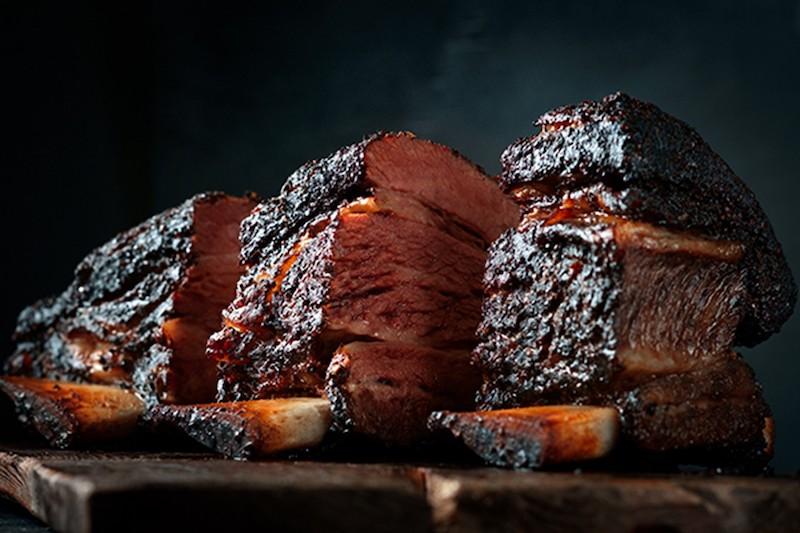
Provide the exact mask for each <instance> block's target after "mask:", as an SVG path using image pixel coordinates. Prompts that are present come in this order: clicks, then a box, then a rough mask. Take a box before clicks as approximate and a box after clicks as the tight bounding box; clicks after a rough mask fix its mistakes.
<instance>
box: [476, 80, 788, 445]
mask: <svg viewBox="0 0 800 533" xmlns="http://www.w3.org/2000/svg"><path fill="white" fill-rule="evenodd" d="M538 124H540V125H541V126H542V131H541V133H539V134H538V135H535V136H533V137H530V138H526V139H521V140H519V141H517V142H516V143H514V144H512V145H511V146H510V147H509V148H508V149H507V150H506V151H505V153H504V154H503V156H502V162H503V173H502V176H501V179H500V181H501V184H502V186H503V187H504V188H505V189H506V190H507V191H509V192H510V193H512V194H513V195H514V196H515V198H516V200H517V201H518V202H519V203H520V204H521V206H522V208H523V211H524V213H525V215H524V217H523V221H522V222H521V223H520V224H519V225H518V227H517V228H515V229H514V230H511V231H509V232H507V233H505V234H504V235H503V236H502V237H501V238H500V239H498V240H497V241H496V242H495V243H494V245H493V247H492V249H491V252H490V257H489V260H488V263H487V271H486V277H485V291H486V296H485V303H484V314H483V319H482V322H481V326H480V328H479V337H480V344H479V345H478V347H477V349H476V350H475V353H474V355H475V359H476V362H477V363H478V364H479V366H480V367H481V370H482V372H483V376H484V382H483V385H482V388H481V391H480V393H479V406H480V407H481V408H483V409H497V408H506V407H516V406H527V405H541V404H562V403H582V404H591V405H615V406H617V408H618V409H619V410H620V411H621V414H622V422H623V429H622V432H623V437H624V438H625V440H626V441H627V442H628V443H629V444H632V445H633V446H635V447H636V448H638V449H643V450H647V451H654V452H676V453H677V452H687V453H689V455H692V454H694V456H695V457H697V456H698V454H700V453H703V454H710V455H709V457H711V459H712V460H713V459H714V457H713V455H714V454H715V453H716V452H720V451H721V450H726V451H730V450H736V454H737V456H738V457H739V458H745V457H752V456H755V458H761V459H763V458H764V457H766V456H768V454H769V451H765V450H768V449H769V446H768V444H769V441H770V440H771V436H770V435H769V432H767V433H765V431H764V429H765V427H766V426H770V425H771V424H770V423H769V422H768V421H769V420H771V417H770V415H769V409H768V407H767V406H766V404H765V402H764V400H763V397H762V395H761V391H760V388H759V386H758V384H757V383H756V381H755V378H754V376H753V373H752V371H751V370H750V369H749V368H748V367H747V365H746V364H745V363H744V362H743V361H742V360H741V358H740V357H739V356H738V355H737V354H736V353H735V352H734V350H733V346H735V345H737V344H754V343H757V342H759V341H760V340H763V339H764V338H766V337H767V336H769V335H770V334H772V333H774V332H775V331H777V330H778V329H779V328H780V326H781V324H782V323H783V322H784V321H785V320H786V318H787V317H788V316H789V314H790V313H791V310H792V307H793V305H794V301H795V298H796V288H795V285H794V281H793V279H792V275H791V272H790V271H789V269H788V266H787V265H786V261H785V259H784V258H783V255H782V252H781V249H780V245H779V244H778V243H777V241H776V240H775V237H774V235H773V233H772V229H771V228H770V225H769V222H768V220H767V218H766V216H765V215H764V213H763V212H762V211H761V209H760V207H759V206H758V203H757V202H756V200H755V197H754V196H753V194H752V192H750V191H749V190H748V189H747V187H746V186H745V185H744V184H743V183H742V181H741V180H740V179H739V178H738V177H736V176H735V175H734V173H733V172H732V171H731V170H730V168H729V167H728V166H727V165H726V164H725V163H724V162H723V161H722V159H721V158H720V157H719V156H718V155H716V154H715V153H714V152H713V151H712V150H711V149H710V148H709V147H708V145H707V144H706V143H705V142H704V141H703V140H702V139H701V138H700V136H699V135H698V134H697V133H696V132H695V131H694V130H692V129H691V128H689V126H687V125H686V124H684V123H683V122H681V121H679V120H677V119H675V118H673V117H670V116H669V115H667V114H666V113H664V112H662V111H661V110H659V109H658V108H656V107H655V106H653V105H651V104H646V103H643V102H640V101H638V100H635V99H633V98H630V97H629V96H626V95H623V94H615V95H611V96H609V97H606V98H605V99H603V100H602V101H600V102H584V103H582V104H579V105H576V106H568V107H563V108H559V109H556V110H554V111H552V112H550V113H548V114H546V115H544V116H543V117H542V118H541V119H540V120H539V122H538ZM765 421H766V422H765Z"/></svg>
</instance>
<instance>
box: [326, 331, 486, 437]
mask: <svg viewBox="0 0 800 533" xmlns="http://www.w3.org/2000/svg"><path fill="white" fill-rule="evenodd" d="M479 382H480V379H479V375H478V372H477V370H476V369H475V368H474V367H472V365H470V361H469V353H468V352H464V351H455V352H454V351H444V350H437V349H434V348H429V347H425V346H419V345H415V344H405V343H397V342H351V343H350V344H346V345H344V346H341V347H340V348H339V349H338V350H336V353H335V354H334V356H333V359H332V361H331V364H330V366H329V368H328V375H327V383H326V390H327V393H328V399H329V400H330V402H331V406H332V410H333V413H334V418H335V420H336V421H337V424H338V428H337V429H339V430H340V431H344V432H355V433H358V434H360V435H366V436H369V437H373V438H375V439H376V440H380V441H383V442H391V443H395V444H407V445H408V444H413V443H416V442H419V441H420V440H421V439H423V438H424V437H425V435H426V433H427V430H426V420H427V417H428V415H429V414H430V413H431V412H433V411H434V410H436V409H450V408H455V409H458V408H464V407H465V406H469V405H471V404H472V402H473V397H474V395H475V390H476V389H477V388H478V385H479Z"/></svg>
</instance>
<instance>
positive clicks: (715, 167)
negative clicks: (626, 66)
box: [500, 93, 797, 346]
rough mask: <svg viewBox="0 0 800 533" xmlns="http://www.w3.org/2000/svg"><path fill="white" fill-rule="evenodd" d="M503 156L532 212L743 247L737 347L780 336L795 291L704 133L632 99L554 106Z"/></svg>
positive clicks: (757, 214) (760, 221)
mask: <svg viewBox="0 0 800 533" xmlns="http://www.w3.org/2000/svg"><path fill="white" fill-rule="evenodd" d="M537 124H538V125H540V126H541V127H542V131H541V133H539V134H538V135H534V136H532V137H527V138H523V139H520V140H519V141H517V142H515V143H514V144H512V145H511V146H509V147H508V149H506V151H505V152H504V153H503V155H502V164H503V171H502V175H501V178H500V181H501V184H502V186H503V187H504V188H505V189H506V190H507V191H510V192H512V193H513V194H514V195H515V196H516V197H517V198H518V200H519V201H520V202H522V203H523V204H525V206H526V207H527V209H529V210H545V211H550V210H552V209H554V208H557V207H559V206H560V205H561V204H562V202H563V201H564V200H565V199H567V198H569V199H571V200H572V201H579V202H581V203H583V204H584V205H585V208H587V209H591V210H596V211H601V212H604V213H608V214H613V215H618V216H624V217H626V218H629V219H633V220H638V221H642V222H650V223H652V224H657V225H659V226H664V227H668V228H672V229H676V230H679V231H691V232H693V233H695V234H698V235H702V236H704V237H706V238H710V239H716V240H724V241H733V242H740V243H742V244H743V245H744V257H743V267H744V271H745V284H746V286H747V297H746V300H745V302H744V319H743V320H742V322H741V324H740V325H739V328H738V330H737V344H744V345H747V346H752V345H755V344H757V343H758V342H760V341H762V340H764V339H765V338H767V337H768V336H769V335H771V334H772V333H774V332H776V331H778V329H780V326H781V325H782V324H783V323H784V322H785V321H786V319H787V318H788V317H789V315H790V314H791V313H792V309H793V307H794V303H795V300H796V297H797V289H796V287H795V284H794V280H793V278H792V273H791V271H790V270H789V267H788V265H787V263H786V260H785V259H784V257H783V252H782V251H781V246H780V244H779V243H778V242H777V240H776V239H775V235H774V233H773V231H772V227H771V226H770V223H769V220H767V217H766V215H765V214H764V212H763V211H762V210H761V207H760V206H759V205H758V202H757V201H756V198H755V196H754V195H753V193H752V191H750V190H749V189H748V188H747V186H746V185H745V184H744V183H743V182H742V180H741V179H739V178H738V177H737V176H736V175H735V174H734V172H733V171H732V170H731V169H730V167H729V166H728V165H727V164H726V163H725V162H724V161H723V160H722V158H721V157H719V155H717V154H716V153H715V152H714V151H713V150H712V149H711V148H710V147H709V146H708V144H706V142H705V141H704V140H703V139H702V138H701V137H700V135H699V134H698V133H697V132H696V131H694V130H693V129H692V128H691V127H689V126H688V125H687V124H685V123H684V122H682V121H680V120H678V119H676V118H674V117H672V116H670V115H668V114H667V113H664V112H663V111H661V110H660V109H658V108H657V107H656V106H654V105H652V104H649V103H645V102H641V101H639V100H636V99H635V98H631V97H630V96H627V95H625V94H621V93H617V94H612V95H610V96H608V97H606V98H604V99H603V100H601V101H599V102H591V101H588V102H583V103H581V104H578V105H572V106H566V107H561V108H558V109H555V110H553V111H551V112H549V113H547V114H545V115H544V116H542V117H541V118H540V119H539V120H538V122H537Z"/></svg>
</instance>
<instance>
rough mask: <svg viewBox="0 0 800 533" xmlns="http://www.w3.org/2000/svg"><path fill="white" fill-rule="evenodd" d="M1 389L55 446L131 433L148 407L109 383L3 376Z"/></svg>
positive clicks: (99, 440) (60, 446) (21, 417)
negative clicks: (96, 383) (97, 383)
mask: <svg viewBox="0 0 800 533" xmlns="http://www.w3.org/2000/svg"><path fill="white" fill-rule="evenodd" d="M0 391H2V392H3V393H5V394H6V395H7V396H8V397H9V398H10V399H11V401H12V402H13V404H14V407H15V409H16V412H17V416H18V417H19V419H20V420H21V421H22V422H23V423H25V424H27V425H29V426H31V427H33V428H34V429H35V430H36V431H37V432H38V433H39V434H41V435H42V436H43V437H44V438H45V439H46V440H47V442H48V443H49V444H50V445H51V446H53V447H56V448H69V447H72V446H75V445H80V444H97V443H103V442H109V441H115V440H120V439H123V438H125V437H128V436H130V435H131V434H133V433H134V431H135V430H136V427H137V423H138V420H139V417H140V416H141V415H142V413H143V412H144V404H143V403H142V401H141V400H140V399H139V398H138V397H137V396H136V395H135V394H134V393H132V392H130V391H127V390H125V389H121V388H119V387H113V386H109V385H90V384H85V383H70V382H64V381H54V380H50V379H40V378H27V377H18V376H4V377H2V378H0Z"/></svg>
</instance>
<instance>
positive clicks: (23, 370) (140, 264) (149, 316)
mask: <svg viewBox="0 0 800 533" xmlns="http://www.w3.org/2000/svg"><path fill="white" fill-rule="evenodd" d="M254 200H255V198H249V199H246V200H244V199H233V198H231V197H229V196H226V195H225V194H223V193H219V192H212V193H203V194H199V195H196V196H194V197H193V198H191V199H189V200H187V201H186V202H184V203H183V204H181V205H180V206H178V207H176V208H173V209H169V210H167V211H165V212H163V213H161V214H158V215H156V216H154V217H152V218H150V219H148V220H147V221H145V222H143V223H142V224H140V225H138V226H136V227H134V228H132V229H130V230H128V231H126V232H123V233H121V234H120V235H118V236H117V237H115V238H114V239H112V240H111V241H109V242H108V243H106V244H104V245H103V246H101V247H99V248H97V249H96V250H94V251H93V252H91V253H90V254H89V255H88V256H86V258H85V259H83V260H82V261H81V262H80V264H79V265H78V267H77V268H76V270H75V278H74V280H73V282H72V283H71V284H70V286H69V287H68V288H67V289H66V290H65V291H64V292H63V293H62V294H60V295H58V296H56V297H53V298H47V299H44V300H42V301H40V302H37V303H36V304H34V305H32V306H30V307H28V308H27V309H25V310H24V311H22V313H21V314H20V316H19V320H18V324H17V328H16V332H15V335H14V338H15V340H16V342H17V349H16V351H15V353H14V354H13V355H12V357H11V358H10V359H9V360H8V361H7V362H6V365H5V370H6V372H8V373H11V374H20V375H29V376H37V377H48V378H55V379H62V380H70V381H89V382H98V383H106V384H115V385H120V386H130V385H131V380H132V374H133V372H134V369H135V366H136V365H137V364H141V363H142V360H143V359H145V358H146V356H147V353H148V351H149V350H150V349H151V348H152V347H154V346H161V347H162V348H163V349H164V350H169V346H168V345H167V344H168V343H167V342H166V341H165V338H164V332H163V329H162V327H163V326H164V324H165V322H166V321H167V320H169V319H170V318H173V317H175V316H179V315H180V312H179V311H180V310H179V309H177V308H176V302H175V300H174V298H173V297H172V296H173V295H174V294H175V293H176V291H179V290H180V288H181V287H182V286H183V285H184V284H185V283H186V280H187V277H188V276H189V275H190V272H191V271H192V268H193V267H194V265H195V264H196V262H197V260H198V257H197V254H196V253H195V250H194V241H193V239H194V236H195V230H196V227H195V224H196V220H195V214H196V211H197V210H198V209H200V208H201V207H205V206H212V205H216V204H217V203H219V202H229V201H235V202H241V203H242V210H247V211H249V208H250V207H252V205H254ZM162 351H163V350H162ZM162 355H163V354H162ZM147 385H148V386H150V385H152V384H151V383H148V384H147ZM150 388H151V389H152V387H150ZM147 389H148V387H145V386H143V387H141V388H140V392H142V394H143V396H145V397H146V398H147V399H148V400H150V401H155V400H156V399H157V398H155V397H154V396H153V395H152V394H153V391H152V390H147Z"/></svg>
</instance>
